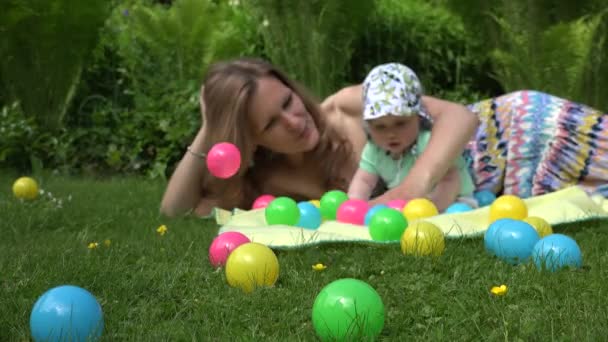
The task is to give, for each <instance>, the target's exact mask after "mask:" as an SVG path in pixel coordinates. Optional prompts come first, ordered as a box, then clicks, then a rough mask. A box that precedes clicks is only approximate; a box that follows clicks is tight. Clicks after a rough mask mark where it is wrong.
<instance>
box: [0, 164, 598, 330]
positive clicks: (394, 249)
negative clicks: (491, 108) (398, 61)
mask: <svg viewBox="0 0 608 342" xmlns="http://www.w3.org/2000/svg"><path fill="white" fill-rule="evenodd" d="M16 176H17V175H16V174H11V173H7V172H4V173H2V174H0V189H1V191H0V215H1V216H0V232H1V233H2V234H1V239H0V341H24V340H28V339H29V315H30V311H31V309H32V306H33V304H34V302H35V301H36V299H37V298H38V297H39V296H40V295H41V294H42V293H44V292H45V291H46V290H48V289H50V288H52V287H55V286H58V285H63V284H73V285H78V286H81V287H83V288H86V289H87V290H89V291H90V292H91V293H93V294H94V295H95V296H96V297H97V299H98V300H99V302H100V303H101V305H102V308H103V311H104V319H105V330H104V335H103V340H104V341H186V340H188V341H194V340H195V341H210V340H213V341H234V340H236V341H243V340H264V341H266V340H271V341H299V340H301V341H308V340H315V339H316V337H315V332H314V329H313V326H312V323H311V309H312V304H313V302H314V299H315V297H316V295H317V293H318V292H319V291H320V290H321V289H322V288H323V287H324V286H325V285H327V284H328V283H330V282H331V281H333V280H336V279H339V278H345V277H352V278H357V279H361V280H364V281H366V282H367V283H369V284H370V285H371V286H373V287H374V288H375V289H376V290H377V291H378V293H379V294H380V296H381V297H382V299H383V301H384V305H385V308H386V323H385V327H384V330H383V332H382V335H381V338H380V340H386V341H389V340H390V341H407V340H421V341H428V340H450V341H452V340H457V341H461V340H462V341H470V340H501V341H514V340H525V341H529V340H530V341H537V340H567V341H571V340H575V339H576V340H588V341H598V340H605V339H606V338H607V336H608V299H607V295H606V294H607V293H608V281H607V279H608V267H607V266H606V265H607V262H608V252H607V248H606V247H608V234H607V230H606V228H607V227H608V222H598V221H590V222H585V223H580V224H571V225H568V226H561V227H556V229H555V230H556V231H557V232H561V233H565V234H568V235H570V236H572V237H573V238H575V239H576V240H577V241H578V243H579V245H580V247H581V249H582V251H583V255H584V267H583V269H581V270H566V271H562V272H558V273H555V274H545V273H540V272H538V271H537V270H536V269H535V268H534V267H533V266H532V265H529V264H527V265H520V266H510V265H507V264H505V263H503V262H501V261H498V260H497V259H495V258H493V257H491V256H489V255H488V254H486V253H485V251H484V248H483V240H482V239H466V240H465V239H457V240H448V241H447V248H446V251H445V253H444V254H443V255H442V256H441V257H439V258H435V259H433V258H415V257H406V256H403V255H402V254H401V252H400V250H399V247H398V245H392V246H370V245H354V244H332V245H324V246H319V247H310V248H305V249H301V250H290V251H276V253H277V256H278V259H279V263H280V267H281V271H280V276H279V280H278V282H277V284H276V286H275V287H274V288H268V289H261V290H257V291H255V292H254V293H252V294H245V293H243V292H241V291H240V290H238V289H234V288H231V287H229V286H228V285H227V283H226V281H225V276H224V273H223V272H221V271H220V272H216V271H215V270H214V269H213V268H212V267H211V265H210V264H209V262H208V258H207V249H208V247H209V245H210V243H211V241H212V239H213V237H214V236H215V234H216V233H217V228H218V227H217V226H216V225H215V223H214V222H212V221H210V220H203V219H198V218H193V217H189V218H180V219H172V220H169V219H166V218H163V217H162V216H160V215H159V213H158V204H159V202H160V198H161V195H162V191H163V188H164V184H162V182H160V181H157V182H151V181H147V180H142V179H136V178H120V179H112V180H92V179H74V178H63V177H52V176H45V177H44V178H43V179H42V180H41V187H42V188H43V189H44V191H45V192H46V194H45V195H43V196H42V197H41V198H40V199H39V200H36V201H34V202H29V203H22V202H20V201H18V200H16V199H15V198H14V197H13V196H12V193H11V185H12V182H13V181H14V179H15V177H16ZM49 192H50V193H51V194H52V196H48V195H47V194H48V193H49ZM51 198H55V199H56V200H55V201H53V200H52V199H51ZM69 199H71V200H69ZM59 200H61V202H62V203H61V207H58V205H57V203H58V201H59ZM162 224H165V225H166V226H167V227H168V232H167V233H166V234H165V235H164V236H160V235H159V234H158V233H157V232H156V229H157V228H158V227H159V226H160V225H162ZM106 239H109V240H110V241H111V244H110V245H109V246H105V245H104V243H103V242H104V240H106ZM91 242H99V246H98V247H97V248H95V249H89V248H87V245H88V244H89V243H91ZM319 262H320V263H324V264H326V265H327V266H328V267H327V269H326V270H325V271H322V272H317V271H313V270H312V269H311V266H312V265H313V264H316V263H319ZM500 284H506V285H507V286H508V288H509V291H508V293H507V295H506V296H504V297H494V296H492V295H491V294H490V288H491V287H492V286H496V285H500Z"/></svg>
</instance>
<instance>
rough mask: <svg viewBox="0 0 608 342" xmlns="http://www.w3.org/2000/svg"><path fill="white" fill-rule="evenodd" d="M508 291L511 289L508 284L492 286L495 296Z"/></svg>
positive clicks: (502, 294)
mask: <svg viewBox="0 0 608 342" xmlns="http://www.w3.org/2000/svg"><path fill="white" fill-rule="evenodd" d="M507 291H509V288H508V287H507V285H504V284H503V285H500V286H494V287H492V290H490V292H492V294H493V295H495V296H504V295H506V294H507Z"/></svg>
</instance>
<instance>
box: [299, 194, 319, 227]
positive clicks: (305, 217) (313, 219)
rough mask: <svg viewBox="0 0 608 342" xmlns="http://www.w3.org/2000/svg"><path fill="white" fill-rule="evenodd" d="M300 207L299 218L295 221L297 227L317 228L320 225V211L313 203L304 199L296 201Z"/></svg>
mask: <svg viewBox="0 0 608 342" xmlns="http://www.w3.org/2000/svg"><path fill="white" fill-rule="evenodd" d="M298 209H300V220H298V223H296V226H297V227H302V228H307V229H317V228H319V226H320V225H321V221H322V219H321V211H320V210H319V208H317V207H316V206H315V205H314V204H312V203H310V202H308V201H305V202H300V203H298Z"/></svg>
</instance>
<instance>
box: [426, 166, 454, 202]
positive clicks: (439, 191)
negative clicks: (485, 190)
mask: <svg viewBox="0 0 608 342" xmlns="http://www.w3.org/2000/svg"><path fill="white" fill-rule="evenodd" d="M459 193H460V174H459V173H458V168H456V167H452V168H450V170H448V172H447V173H446V174H445V176H444V177H443V179H441V181H439V183H438V184H437V186H436V187H435V189H433V191H431V193H430V194H429V198H430V200H431V201H433V203H435V206H437V209H438V210H439V212H442V211H444V210H445V209H446V208H447V207H449V206H450V205H451V204H452V203H454V201H455V200H456V198H457V197H458V194H459Z"/></svg>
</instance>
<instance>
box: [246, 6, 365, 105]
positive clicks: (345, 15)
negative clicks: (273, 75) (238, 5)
mask: <svg viewBox="0 0 608 342" xmlns="http://www.w3.org/2000/svg"><path fill="white" fill-rule="evenodd" d="M243 4H244V6H245V7H246V8H247V9H248V10H250V11H251V13H253V14H254V15H255V17H256V21H257V23H258V24H257V25H256V26H255V27H257V28H258V30H259V31H258V32H259V33H260V34H261V36H262V37H263V53H264V56H265V57H266V58H268V59H269V60H270V61H271V62H273V63H274V64H275V65H277V66H278V67H280V68H281V69H282V70H284V71H285V72H286V73H287V74H289V75H290V76H291V77H293V78H294V79H296V80H297V81H298V82H300V83H302V84H303V85H305V86H306V87H307V88H309V89H311V91H312V92H313V93H314V94H315V95H316V96H318V97H320V98H323V97H326V96H327V95H330V94H331V93H333V92H335V91H336V90H337V89H338V88H340V87H342V86H344V85H345V76H346V75H347V73H348V72H349V61H350V59H351V56H352V51H353V48H352V42H353V41H354V40H355V39H356V37H357V36H358V35H359V34H360V32H361V30H362V29H363V28H364V27H365V26H366V25H367V16H368V13H369V12H370V11H371V10H372V8H373V2H371V1H348V0H307V1H301V0H248V1H243Z"/></svg>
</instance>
